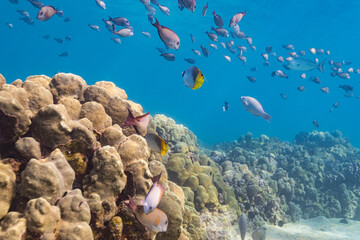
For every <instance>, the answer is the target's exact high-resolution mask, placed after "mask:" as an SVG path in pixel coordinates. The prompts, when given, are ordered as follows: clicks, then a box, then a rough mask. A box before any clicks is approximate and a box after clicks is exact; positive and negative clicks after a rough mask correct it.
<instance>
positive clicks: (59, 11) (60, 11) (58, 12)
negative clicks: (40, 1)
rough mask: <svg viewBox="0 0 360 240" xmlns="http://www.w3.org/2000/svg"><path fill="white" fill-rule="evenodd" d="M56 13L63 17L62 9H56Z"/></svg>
mask: <svg viewBox="0 0 360 240" xmlns="http://www.w3.org/2000/svg"><path fill="white" fill-rule="evenodd" d="M56 15H57V16H58V17H63V16H64V11H63V10H57V11H56Z"/></svg>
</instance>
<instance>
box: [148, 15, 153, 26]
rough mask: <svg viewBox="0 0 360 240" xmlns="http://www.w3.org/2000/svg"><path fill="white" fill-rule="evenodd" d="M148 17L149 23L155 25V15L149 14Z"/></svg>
mask: <svg viewBox="0 0 360 240" xmlns="http://www.w3.org/2000/svg"><path fill="white" fill-rule="evenodd" d="M147 16H148V21H149V22H150V23H151V24H153V23H154V20H155V18H154V15H152V14H148V15H147Z"/></svg>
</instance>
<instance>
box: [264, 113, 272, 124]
mask: <svg viewBox="0 0 360 240" xmlns="http://www.w3.org/2000/svg"><path fill="white" fill-rule="evenodd" d="M263 118H264V119H265V120H266V121H268V122H270V119H271V116H270V115H269V114H267V113H264V115H263Z"/></svg>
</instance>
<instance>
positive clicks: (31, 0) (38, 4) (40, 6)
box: [28, 0, 44, 9]
mask: <svg viewBox="0 0 360 240" xmlns="http://www.w3.org/2000/svg"><path fill="white" fill-rule="evenodd" d="M28 1H29V2H30V3H31V5H33V6H34V7H36V8H39V9H41V8H42V7H44V4H43V3H42V2H40V1H36V0H28Z"/></svg>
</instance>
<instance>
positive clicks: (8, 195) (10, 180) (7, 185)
mask: <svg viewBox="0 0 360 240" xmlns="http://www.w3.org/2000/svg"><path fill="white" fill-rule="evenodd" d="M15 180H16V175H15V173H14V172H13V170H12V168H11V166H10V165H8V164H3V163H1V162H0V192H1V194H0V219H2V218H3V217H4V216H5V215H6V214H7V212H8V210H9V208H10V204H11V201H12V199H13V198H14V197H15Z"/></svg>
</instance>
